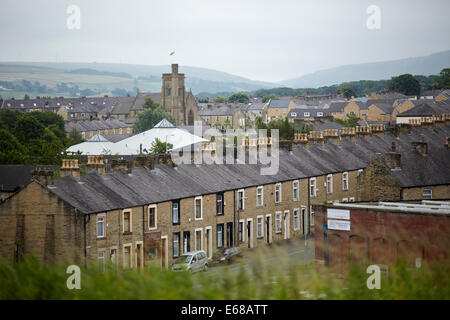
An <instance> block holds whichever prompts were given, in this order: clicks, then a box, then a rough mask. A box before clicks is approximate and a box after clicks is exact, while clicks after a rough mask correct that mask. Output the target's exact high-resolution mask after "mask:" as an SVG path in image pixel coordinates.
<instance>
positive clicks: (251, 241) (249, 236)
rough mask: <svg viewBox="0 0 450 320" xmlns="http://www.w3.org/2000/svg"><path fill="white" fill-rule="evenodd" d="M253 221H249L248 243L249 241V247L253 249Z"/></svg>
mask: <svg viewBox="0 0 450 320" xmlns="http://www.w3.org/2000/svg"><path fill="white" fill-rule="evenodd" d="M252 227H253V226H252V221H251V220H248V221H247V241H248V247H249V248H253V237H252V236H253V232H252Z"/></svg>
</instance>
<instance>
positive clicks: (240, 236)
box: [238, 221, 244, 242]
mask: <svg viewBox="0 0 450 320" xmlns="http://www.w3.org/2000/svg"><path fill="white" fill-rule="evenodd" d="M238 231H239V242H244V232H243V231H244V221H239V229H238Z"/></svg>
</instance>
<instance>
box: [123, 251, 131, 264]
mask: <svg viewBox="0 0 450 320" xmlns="http://www.w3.org/2000/svg"><path fill="white" fill-rule="evenodd" d="M123 266H124V268H131V245H127V246H124V247H123Z"/></svg>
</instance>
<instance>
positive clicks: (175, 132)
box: [67, 119, 208, 155]
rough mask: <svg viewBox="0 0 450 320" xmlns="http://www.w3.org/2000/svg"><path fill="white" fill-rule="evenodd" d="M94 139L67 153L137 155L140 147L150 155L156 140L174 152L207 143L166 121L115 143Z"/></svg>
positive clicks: (74, 147) (70, 149) (71, 148)
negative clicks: (167, 145) (170, 147)
mask: <svg viewBox="0 0 450 320" xmlns="http://www.w3.org/2000/svg"><path fill="white" fill-rule="evenodd" d="M96 136H100V135H95V136H94V137H96ZM94 137H92V138H91V139H89V140H88V141H86V142H83V143H80V144H77V145H74V146H72V147H70V148H69V149H67V151H68V152H76V151H78V150H79V151H81V153H82V154H86V155H102V154H113V155H115V154H117V155H137V154H139V152H140V148H141V145H142V152H143V153H150V150H151V148H152V143H153V141H155V140H156V139H157V138H158V139H159V140H160V141H161V142H167V143H170V144H172V145H173V148H172V149H174V150H175V149H180V148H183V147H185V146H189V145H192V144H196V143H199V142H206V141H208V140H206V139H203V138H201V137H199V136H196V135H193V134H190V133H189V132H188V131H187V130H182V129H179V128H177V127H175V126H174V125H173V124H171V123H170V122H169V121H167V120H166V119H163V120H161V121H160V122H159V123H158V124H157V125H155V126H154V127H153V128H152V129H150V130H147V131H144V132H141V133H139V134H136V135H134V136H131V137H129V138H126V139H124V140H121V141H118V142H116V143H112V142H109V141H107V140H106V139H105V138H103V137H102V136H100V137H101V138H103V140H102V141H91V140H92V139H93V138H94ZM168 151H169V150H168Z"/></svg>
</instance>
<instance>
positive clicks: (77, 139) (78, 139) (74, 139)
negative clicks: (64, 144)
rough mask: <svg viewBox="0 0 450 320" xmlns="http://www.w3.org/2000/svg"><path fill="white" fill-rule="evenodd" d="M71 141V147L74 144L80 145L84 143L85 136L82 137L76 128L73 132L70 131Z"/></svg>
mask: <svg viewBox="0 0 450 320" xmlns="http://www.w3.org/2000/svg"><path fill="white" fill-rule="evenodd" d="M69 139H70V140H71V141H70V142H69V144H70V145H72V144H79V143H82V142H83V141H84V139H83V136H82V135H81V133H79V132H78V131H77V129H75V128H73V129H72V131H70V133H69Z"/></svg>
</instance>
